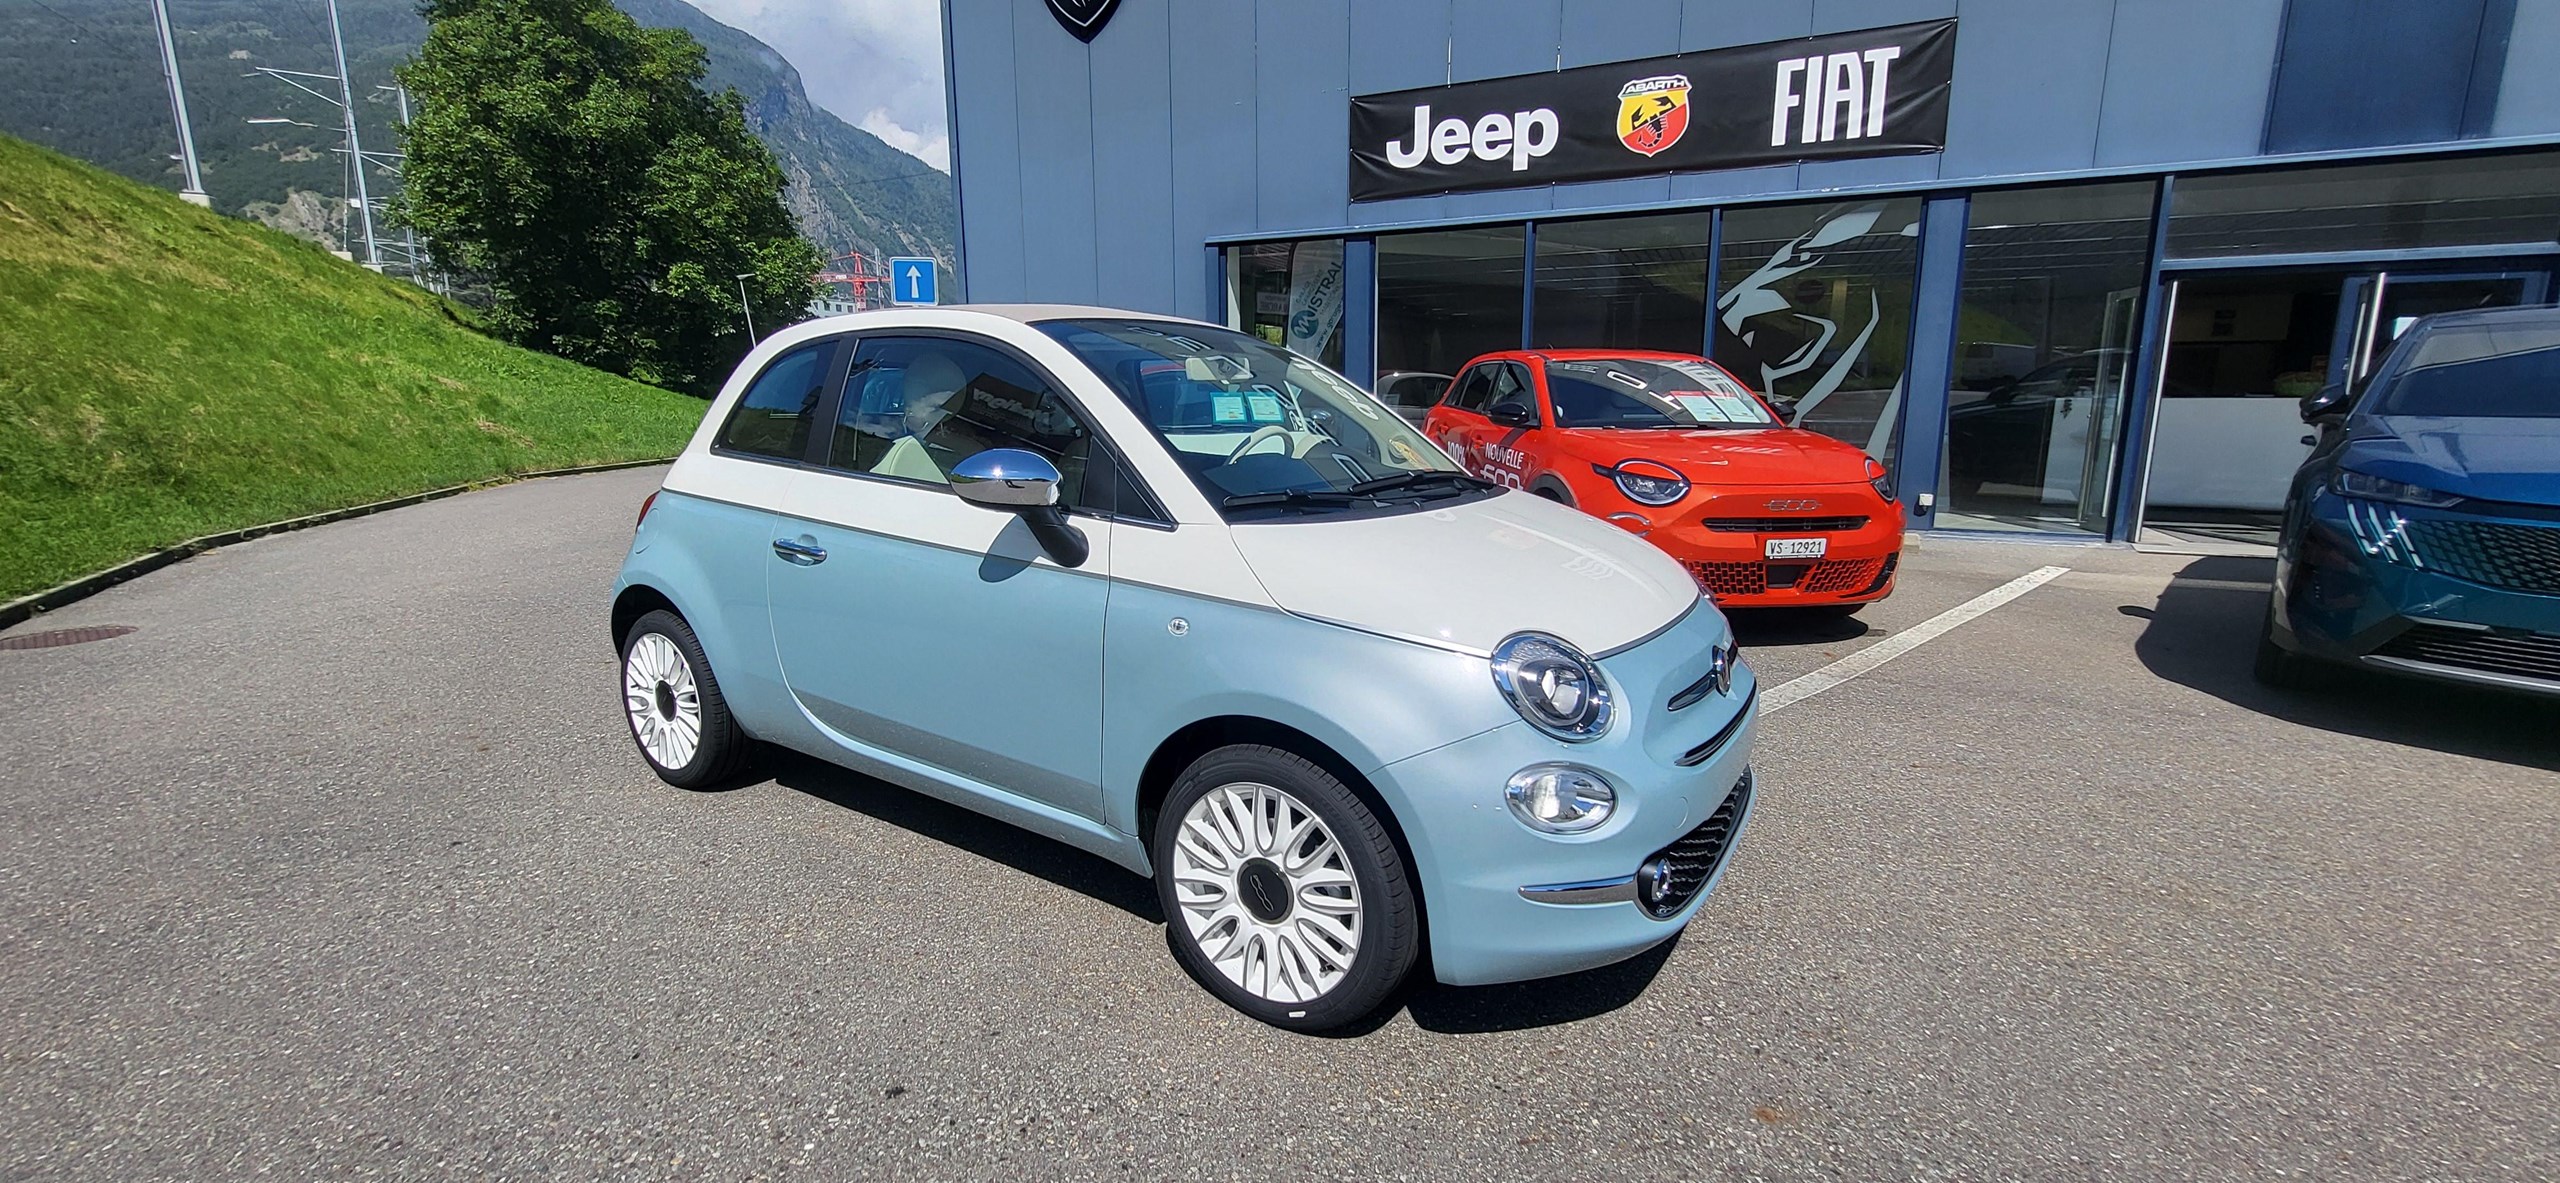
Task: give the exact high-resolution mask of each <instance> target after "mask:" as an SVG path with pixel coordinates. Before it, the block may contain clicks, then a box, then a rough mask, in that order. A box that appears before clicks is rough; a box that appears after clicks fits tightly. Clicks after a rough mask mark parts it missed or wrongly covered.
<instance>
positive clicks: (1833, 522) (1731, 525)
mask: <svg viewBox="0 0 2560 1183" xmlns="http://www.w3.org/2000/svg"><path fill="white" fill-rule="evenodd" d="M1698 524H1699V525H1701V526H1705V527H1706V528H1708V529H1710V530H1713V531H1716V532H1717V533H1719V534H1836V533H1842V532H1845V531H1849V530H1863V529H1865V528H1866V526H1867V519H1865V518H1861V517H1840V518H1700V519H1699V520H1698Z"/></svg>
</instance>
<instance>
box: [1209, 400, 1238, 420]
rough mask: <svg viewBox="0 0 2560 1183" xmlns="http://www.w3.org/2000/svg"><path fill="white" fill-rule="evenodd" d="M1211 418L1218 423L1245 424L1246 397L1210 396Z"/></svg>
mask: <svg viewBox="0 0 2560 1183" xmlns="http://www.w3.org/2000/svg"><path fill="white" fill-rule="evenodd" d="M1209 418H1210V420H1211V421H1212V422H1217V423H1242V422H1244V396H1243V395H1241V394H1213V395H1210V396H1209Z"/></svg>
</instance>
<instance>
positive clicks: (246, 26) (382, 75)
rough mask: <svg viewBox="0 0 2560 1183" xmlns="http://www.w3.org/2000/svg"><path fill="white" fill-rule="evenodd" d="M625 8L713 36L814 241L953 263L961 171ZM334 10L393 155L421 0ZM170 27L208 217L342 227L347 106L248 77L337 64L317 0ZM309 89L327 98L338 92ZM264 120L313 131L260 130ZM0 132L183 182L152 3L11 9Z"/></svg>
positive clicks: (686, 15)
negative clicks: (930, 163) (400, 92)
mask: <svg viewBox="0 0 2560 1183" xmlns="http://www.w3.org/2000/svg"><path fill="white" fill-rule="evenodd" d="M617 2H618V3H619V4H620V5H621V7H622V9H623V11H625V12H628V13H630V14H631V16H632V18H633V19H635V20H638V21H639V22H640V23H641V24H644V25H650V26H654V27H659V28H680V29H683V30H685V31H687V32H689V33H692V34H693V35H694V37H695V39H696V40H699V41H701V42H702V43H703V46H704V48H705V49H706V50H708V51H709V56H710V67H709V71H708V75H707V77H706V79H705V84H706V85H707V86H708V87H710V88H712V89H715V90H716V89H724V88H725V89H733V90H736V91H737V92H738V93H739V94H740V95H741V96H743V97H744V98H745V99H746V101H747V124H748V126H749V127H751V128H753V129H754V130H755V133H756V134H757V136H759V137H760V138H762V139H763V140H764V142H765V144H766V145H767V146H768V147H770V148H772V149H773V153H774V156H775V158H776V159H777V160H779V161H780V162H781V165H782V172H783V175H784V176H785V177H787V178H789V180H790V189H789V191H788V192H787V193H786V194H785V195H784V199H785V200H786V201H787V202H788V203H789V204H790V206H791V210H792V213H793V214H794V215H795V216H797V217H798V219H799V221H800V226H801V231H802V232H803V233H805V234H807V235H808V236H809V240H810V241H811V242H814V243H816V244H818V246H819V248H820V249H822V250H824V251H826V253H828V254H829V255H835V254H839V253H842V252H844V251H849V250H859V251H862V252H864V253H865V254H869V255H872V256H874V257H885V256H889V255H910V254H912V255H932V256H934V257H937V258H941V259H945V260H948V259H951V258H952V257H953V248H952V243H953V241H954V239H955V237H956V236H957V233H958V230H957V225H958V220H959V215H958V210H957V205H956V198H955V196H954V193H953V190H952V185H951V178H950V177H949V176H946V175H944V174H943V173H940V172H936V171H934V170H933V169H931V168H928V167H927V166H926V165H925V163H924V162H923V161H921V160H918V159H916V158H915V157H913V156H909V155H907V154H906V153H904V152H900V151H898V150H897V149H895V148H892V147H890V146H889V145H888V144H886V143H883V142H882V141H881V140H880V139H879V137H877V136H874V135H872V134H871V133H869V132H866V131H863V130H861V129H860V128H856V127H854V126H852V125H850V124H847V123H846V122H845V121H843V120H842V119H838V118H836V117H835V116H834V115H833V114H830V113H829V112H827V111H825V110H823V109H821V108H819V107H816V106H814V105H812V104H811V103H810V102H809V98H808V95H807V93H806V92H805V91H804V90H803V89H802V87H801V83H800V75H799V72H798V71H796V70H794V69H792V68H791V64H790V63H789V62H786V61H784V60H783V59H782V55H780V54H778V53H775V52H774V51H773V49H772V48H771V47H769V46H767V45H765V44H764V43H763V42H761V41H758V40H756V39H755V38H754V37H751V36H748V35H747V34H746V33H743V32H740V31H739V30H737V29H733V28H731V27H729V26H727V25H724V24H721V23H720V22H718V21H715V20H713V19H711V18H710V17H708V16H705V15H703V14H702V13H701V12H700V11H699V10H697V9H695V8H693V7H692V6H691V5H688V4H685V3H683V0H617ZM338 10H339V17H340V22H341V24H342V25H343V26H344V27H345V30H346V38H347V67H348V74H349V75H350V76H352V78H353V79H354V82H355V86H354V90H355V95H356V106H357V123H358V125H359V131H360V133H361V134H362V135H363V137H364V143H365V147H366V148H367V149H368V150H371V151H393V150H396V148H397V147H398V145H397V143H396V140H397V135H396V130H397V128H398V126H399V118H398V114H397V111H396V108H395V103H394V100H393V96H392V95H390V94H389V93H388V92H384V91H379V90H376V89H375V88H376V87H377V86H380V85H384V84H387V83H389V82H390V81H391V80H392V78H391V71H392V68H393V67H394V66H397V65H398V64H400V63H401V62H404V61H407V60H408V59H409V58H410V57H411V56H412V55H414V54H415V53H416V52H417V49H418V44H419V43H420V42H421V41H423V40H425V39H426V34H427V26H426V22H425V20H424V19H422V18H421V17H419V15H418V4H417V0H340V2H339V5H338ZM170 18H171V20H172V21H173V22H175V28H176V30H177V40H178V68H179V70H180V71H181V72H182V74H183V75H184V77H185V79H186V85H187V105H188V106H189V107H190V108H191V110H192V114H193V116H194V118H193V120H192V122H193V124H194V128H195V135H196V151H197V154H198V156H199V158H200V159H201V161H202V163H203V166H204V183H205V189H206V191H207V192H208V193H210V194H212V196H213V201H214V208H216V209H219V210H221V211H222V212H224V213H228V214H245V215H249V216H255V217H258V218H260V219H262V220H266V221H268V222H269V223H270V224H275V225H286V226H290V227H292V228H294V229H295V230H296V232H297V233H303V234H312V233H315V232H316V233H322V234H326V235H330V236H334V235H336V234H338V233H340V232H341V229H342V227H341V223H342V222H343V221H344V218H345V213H346V207H345V203H344V200H343V198H344V197H345V194H346V192H347V184H346V179H345V167H344V164H343V158H342V157H341V156H340V155H339V154H338V153H337V151H336V149H337V148H338V147H340V143H339V131H338V109H337V108H336V107H335V106H333V105H331V104H329V103H326V102H323V101H321V100H319V99H316V98H312V97H310V96H308V95H304V94H301V93H299V92H297V91H295V90H293V89H292V88H290V87H288V86H286V85H285V84H284V83H282V82H278V81H276V80H274V79H272V78H266V77H252V76H246V75H248V74H249V72H250V70H251V69H253V68H254V67H260V66H266V67H273V68H275V69H281V70H303V71H309V72H313V73H324V74H325V73H332V72H334V71H335V69H336V67H335V65H334V64H333V63H332V62H331V59H330V54H329V33H328V24H327V22H326V20H325V19H324V17H323V16H322V9H321V6H320V4H319V3H318V2H317V0H187V2H186V3H185V4H183V5H172V6H171V12H170ZM303 81H304V82H306V83H309V84H310V85H313V86H318V87H320V88H322V89H324V90H327V89H331V88H332V87H333V85H334V84H331V83H324V82H320V81H318V80H316V79H307V78H306V79H304V80H303ZM253 118H285V119H292V120H298V121H300V122H301V123H307V124H312V125H315V126H312V127H300V126H296V125H295V124H292V123H269V124H251V123H249V122H248V121H249V120H250V119H253ZM0 132H7V133H9V134H12V135H17V136H21V137H24V138H26V139H29V140H33V141H35V142H36V143H39V144H43V145H44V146H46V147H49V148H52V149H55V150H56V151H60V152H66V153H69V154H70V155H73V156H76V157H79V158H80V159H82V160H87V161H90V162H92V163H95V164H98V165H102V166H104V167H106V168H107V169H109V170H110V171H113V172H117V173H121V174H123V175H125V176H127V177H131V178H133V179H135V180H139V181H142V182H145V183H147V184H152V185H157V186H160V187H161V188H164V189H169V190H172V191H174V190H176V189H177V187H178V168H177V165H176V163H175V162H174V161H172V160H171V159H170V155H171V154H172V153H174V152H176V151H177V145H176V141H175V139H174V135H173V133H172V132H171V130H170V127H169V98H168V91H167V89H166V87H165V85H164V84H163V83H162V81H161V78H160V51H159V42H158V40H157V39H156V38H155V37H154V35H153V33H152V30H151V6H150V5H148V4H144V3H141V2H140V0H44V2H43V3H40V4H9V5H0ZM372 183H373V185H374V194H375V196H377V197H379V196H382V195H384V194H385V193H386V192H387V191H388V190H389V189H390V188H391V187H392V186H393V185H395V184H396V182H393V181H389V180H387V179H382V178H380V177H376V178H374V180H373V182H372ZM297 193H298V194H304V195H306V196H304V197H301V198H296V197H295V196H294V195H295V194H297ZM309 195H318V196H322V197H325V198H327V199H328V200H326V201H317V200H313V199H312V197H311V196H309Z"/></svg>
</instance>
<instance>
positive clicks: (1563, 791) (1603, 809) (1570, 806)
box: [1502, 764, 1618, 834]
mask: <svg viewBox="0 0 2560 1183" xmlns="http://www.w3.org/2000/svg"><path fill="white" fill-rule="evenodd" d="M1502 799H1503V801H1504V803H1506V804H1508V805H1510V806H1511V814H1512V816H1514V817H1517V818H1519V819H1520V824H1521V825H1524V826H1527V827H1529V828H1530V829H1532V830H1536V831H1539V832H1540V833H1545V834H1580V833H1584V832H1586V831H1590V830H1596V829H1599V828H1600V825H1601V823H1603V822H1606V821H1608V820H1609V815H1610V814H1612V813H1615V812H1617V809H1618V790H1617V788H1616V787H1615V786H1612V785H1611V784H1610V783H1609V778H1607V777H1605V776H1602V775H1600V774H1599V773H1597V772H1594V771H1592V770H1591V769H1588V768H1584V767H1582V766H1581V765H1578V764H1533V765H1531V766H1529V767H1527V768H1523V769H1521V770H1520V771H1518V772H1515V773H1513V774H1511V783H1510V784H1507V785H1504V786H1503V787H1502Z"/></svg>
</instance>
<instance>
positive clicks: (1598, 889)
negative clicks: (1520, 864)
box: [1520, 875, 1636, 904]
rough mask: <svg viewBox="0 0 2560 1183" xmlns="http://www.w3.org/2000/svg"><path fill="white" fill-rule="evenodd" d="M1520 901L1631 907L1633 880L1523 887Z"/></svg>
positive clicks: (1628, 877) (1622, 877) (1634, 896)
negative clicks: (1626, 905)
mask: <svg viewBox="0 0 2560 1183" xmlns="http://www.w3.org/2000/svg"><path fill="white" fill-rule="evenodd" d="M1520 898H1521V899H1524V900H1527V901H1529V902H1530V903H1533V904H1632V903H1634V902H1635V899H1636V877H1635V876H1633V875H1622V876H1620V877H1618V878H1616V879H1586V880H1583V881H1582V882H1580V883H1546V884H1540V885H1538V886H1536V887H1523V888H1521V889H1520Z"/></svg>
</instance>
